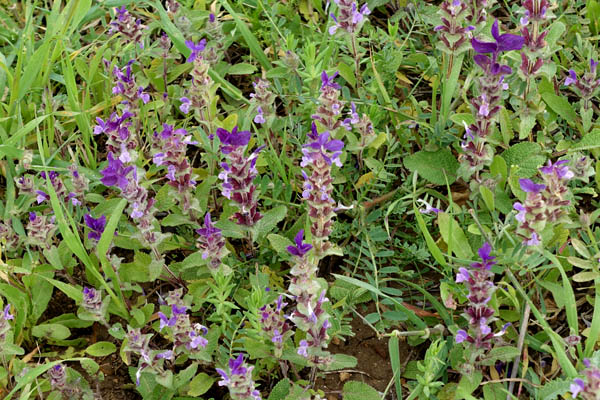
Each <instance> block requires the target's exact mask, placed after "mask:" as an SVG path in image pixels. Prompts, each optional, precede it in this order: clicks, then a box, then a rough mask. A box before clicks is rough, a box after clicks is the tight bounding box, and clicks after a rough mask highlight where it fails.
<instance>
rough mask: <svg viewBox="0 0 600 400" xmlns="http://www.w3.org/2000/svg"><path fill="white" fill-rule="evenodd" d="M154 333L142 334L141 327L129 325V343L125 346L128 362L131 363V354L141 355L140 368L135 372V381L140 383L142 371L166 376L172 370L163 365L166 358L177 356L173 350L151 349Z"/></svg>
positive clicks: (171, 358) (127, 337) (137, 383)
mask: <svg viewBox="0 0 600 400" xmlns="http://www.w3.org/2000/svg"><path fill="white" fill-rule="evenodd" d="M151 338H152V334H150V333H148V334H142V332H141V330H140V329H139V328H135V329H134V328H131V327H128V332H127V335H126V340H127V344H126V345H125V346H124V348H123V354H124V355H125V360H126V363H127V364H128V365H129V364H130V363H131V355H132V354H136V355H138V356H139V357H140V359H139V361H138V369H137V370H136V373H135V383H136V385H137V386H139V385H140V378H141V377H142V372H144V371H146V372H150V373H152V374H154V375H157V376H160V377H166V376H167V374H170V373H171V371H166V370H165V369H164V367H163V365H164V361H165V360H173V359H174V358H175V357H174V355H173V351H172V350H166V351H161V350H150V339H151Z"/></svg>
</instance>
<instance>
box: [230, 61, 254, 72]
mask: <svg viewBox="0 0 600 400" xmlns="http://www.w3.org/2000/svg"><path fill="white" fill-rule="evenodd" d="M254 72H256V67H255V66H254V65H252V64H248V63H239V64H235V65H232V66H231V67H230V68H229V69H228V70H227V74H228V75H250V74H253V73H254Z"/></svg>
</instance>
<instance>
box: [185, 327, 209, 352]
mask: <svg viewBox="0 0 600 400" xmlns="http://www.w3.org/2000/svg"><path fill="white" fill-rule="evenodd" d="M188 336H189V337H190V339H192V341H191V342H190V343H189V347H190V348H192V349H197V348H198V347H206V345H207V344H208V340H207V339H206V338H205V337H204V336H202V335H200V334H198V333H197V332H196V331H195V330H194V331H190V333H189V335H188Z"/></svg>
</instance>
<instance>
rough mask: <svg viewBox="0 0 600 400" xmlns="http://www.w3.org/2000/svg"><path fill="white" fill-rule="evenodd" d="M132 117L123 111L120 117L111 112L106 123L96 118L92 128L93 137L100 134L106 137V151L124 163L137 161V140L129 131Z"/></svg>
mask: <svg viewBox="0 0 600 400" xmlns="http://www.w3.org/2000/svg"><path fill="white" fill-rule="evenodd" d="M132 116H133V114H132V113H130V112H129V111H124V112H123V113H122V114H121V116H119V115H118V114H117V113H116V112H113V113H112V114H111V115H110V117H109V118H108V119H107V120H106V121H104V120H103V119H102V118H100V117H96V125H95V126H94V135H99V134H101V133H104V134H105V135H106V145H105V146H106V150H107V151H108V152H109V153H112V154H115V155H117V158H118V159H119V160H121V162H124V163H128V162H131V161H135V160H136V159H137V153H136V152H135V150H136V148H137V147H138V140H137V139H136V138H135V136H134V135H132V134H131V133H130V131H129V128H130V126H131V124H132V121H131V117H132Z"/></svg>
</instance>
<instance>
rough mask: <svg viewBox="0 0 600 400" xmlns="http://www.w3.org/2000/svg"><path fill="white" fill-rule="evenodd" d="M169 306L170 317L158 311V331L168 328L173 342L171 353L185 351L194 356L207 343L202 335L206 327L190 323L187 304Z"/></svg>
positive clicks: (205, 332) (204, 333) (176, 353)
mask: <svg viewBox="0 0 600 400" xmlns="http://www.w3.org/2000/svg"><path fill="white" fill-rule="evenodd" d="M180 304H181V303H180ZM170 308H171V317H167V315H166V314H164V313H163V312H161V311H159V312H158V317H159V319H160V331H162V330H163V329H164V328H170V335H169V336H170V340H171V341H172V342H173V354H175V355H178V354H182V353H185V354H187V355H188V356H191V357H192V358H194V356H195V355H196V354H197V353H198V352H199V351H201V350H202V348H204V347H206V345H207V344H208V340H207V339H206V338H205V337H204V336H205V335H206V334H207V333H208V329H207V328H206V327H205V326H203V325H201V324H192V323H191V321H190V316H189V315H188V314H187V310H188V307H187V306H185V305H178V304H175V303H172V304H171V305H170Z"/></svg>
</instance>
